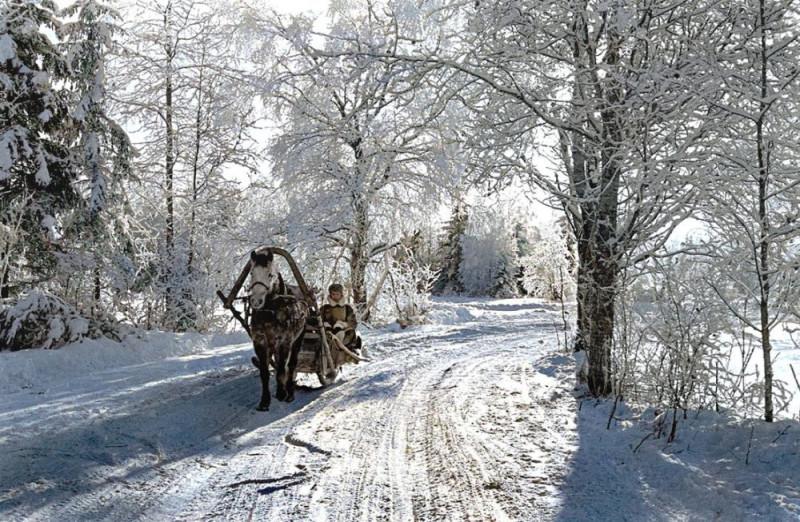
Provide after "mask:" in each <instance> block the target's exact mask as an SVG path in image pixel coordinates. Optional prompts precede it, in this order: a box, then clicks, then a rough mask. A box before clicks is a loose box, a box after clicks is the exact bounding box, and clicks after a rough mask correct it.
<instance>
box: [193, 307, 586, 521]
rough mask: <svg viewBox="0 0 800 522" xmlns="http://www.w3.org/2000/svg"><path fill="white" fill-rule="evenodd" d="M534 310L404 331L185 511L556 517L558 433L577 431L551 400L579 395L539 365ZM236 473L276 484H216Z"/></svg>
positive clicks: (242, 516) (540, 333)
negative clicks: (497, 322) (490, 321)
mask: <svg viewBox="0 0 800 522" xmlns="http://www.w3.org/2000/svg"><path fill="white" fill-rule="evenodd" d="M540 315H541V316H543V317H539V319H540V320H539V321H535V320H533V319H531V320H527V321H519V324H518V328H507V329H503V330H498V331H494V330H493V328H492V327H491V326H490V327H489V328H487V329H488V330H489V332H488V333H487V332H484V331H483V329H482V328H481V327H480V325H475V324H472V325H469V326H468V327H464V330H465V331H459V330H458V329H454V330H448V331H445V332H442V333H441V334H438V335H428V336H422V337H418V336H415V335H413V334H412V335H408V336H406V338H405V339H404V341H403V342H402V344H400V345H398V346H396V347H395V348H393V351H391V352H388V353H384V356H383V357H379V358H377V359H376V362H374V363H372V364H370V365H368V366H365V367H362V368H359V371H358V373H357V374H356V375H354V376H348V375H345V377H344V379H343V381H342V382H340V383H339V384H338V385H337V386H335V387H333V388H331V389H329V390H326V391H325V392H323V393H322V395H321V396H320V397H319V398H317V399H316V400H315V401H314V402H313V403H311V404H309V405H308V406H306V407H305V408H302V409H300V410H298V411H296V412H295V413H294V414H293V415H291V416H289V417H287V418H285V419H284V420H282V421H281V423H280V426H274V427H273V428H272V429H274V430H275V431H274V432H273V433H272V434H270V435H269V436H267V437H266V438H267V439H269V440H271V441H273V443H271V444H270V445H269V446H267V447H265V448H262V449H264V450H265V451H264V454H262V455H258V456H251V457H249V458H246V459H239V458H237V459H236V462H235V463H233V462H232V463H231V464H230V466H229V468H228V469H226V470H225V471H224V472H221V476H220V477H219V478H217V479H214V480H211V481H209V483H208V484H206V487H204V488H203V489H202V490H201V491H198V492H197V494H196V497H195V498H196V499H197V500H196V501H195V502H194V503H193V504H191V505H189V506H184V509H183V510H182V513H181V514H180V516H179V518H180V519H181V520H194V519H197V518H199V517H204V518H211V519H224V520H309V519H316V520H331V521H340V522H349V521H373V520H374V521H382V520H387V521H393V520H476V521H478V520H480V521H487V520H542V519H549V518H552V516H553V515H554V514H555V512H556V511H557V510H556V509H555V507H556V506H555V505H554V504H553V502H554V500H553V495H552V493H553V492H554V490H555V487H556V486H557V484H558V482H559V480H560V479H559V477H560V476H562V475H563V473H564V471H563V470H564V468H565V463H566V461H567V460H568V459H569V456H570V455H569V453H568V452H562V451H559V447H560V446H559V444H556V443H554V442H553V438H554V437H555V439H559V438H563V437H564V435H567V437H569V433H568V432H567V433H564V429H563V428H564V427H567V428H570V426H568V424H569V421H570V420H563V423H564V424H563V425H562V424H561V423H562V420H561V419H558V418H553V416H552V415H548V411H555V410H556V408H555V406H556V405H557V404H556V403H558V402H560V401H568V402H569V401H574V399H572V398H571V397H570V395H569V393H568V391H569V390H568V389H566V388H564V384H563V382H564V381H565V380H566V381H567V382H569V379H563V378H560V377H563V376H556V375H555V374H553V375H546V374H545V373H542V372H540V371H538V370H537V369H536V367H537V366H538V367H547V365H548V363H547V361H548V360H549V359H551V358H552V357H554V355H553V348H552V345H554V344H555V340H554V339H553V337H552V335H553V332H554V330H553V322H552V318H551V317H549V316H548V315H546V314H540ZM539 340H542V341H546V342H547V344H548V345H550V348H548V349H545V348H544V346H545V345H544V344H540V343H539V342H538V341H539ZM555 357H557V356H555ZM563 406H564V404H563V403H562V404H560V405H559V408H562V411H563ZM536 408H544V410H543V411H541V412H536V411H534V410H535V409H536ZM571 428H573V429H574V426H571ZM514 441H516V442H514ZM510 444H515V445H517V446H523V447H522V448H519V447H517V448H513V451H511V449H510V447H509V445H510ZM542 446H544V448H543V447H542ZM509 454H513V455H514V458H513V459H510V458H509V457H508V455H509ZM520 455H522V457H520ZM232 472H233V476H235V477H237V479H244V478H245V477H249V478H251V479H256V478H260V479H261V480H262V481H271V482H269V483H270V484H272V487H269V488H264V487H263V484H264V483H263V482H254V483H252V484H245V485H243V486H242V487H237V488H235V491H234V492H228V493H227V494H222V495H220V493H219V492H220V486H221V484H222V482H224V481H225V480H231V473H232ZM298 472H302V473H303V474H302V476H299V477H297V478H292V479H288V478H287V477H294V476H295V475H294V474H297V473H298ZM222 477H225V478H222ZM531 478H532V479H531ZM523 479H525V480H523ZM200 499H205V500H200ZM208 499H213V500H211V501H209V500H208Z"/></svg>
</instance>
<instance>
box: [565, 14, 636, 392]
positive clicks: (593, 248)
mask: <svg viewBox="0 0 800 522" xmlns="http://www.w3.org/2000/svg"><path fill="white" fill-rule="evenodd" d="M585 10H586V4H585V2H584V3H583V4H582V6H580V7H579V8H578V9H577V10H576V13H575V19H574V23H573V31H574V34H575V40H574V42H573V45H574V47H573V58H574V60H575V84H574V86H573V99H574V100H575V103H576V106H577V107H581V108H583V107H586V106H587V105H588V106H589V108H591V104H589V103H588V101H589V100H592V99H593V100H595V101H599V102H600V103H601V104H602V106H601V109H602V110H601V111H600V113H601V120H602V133H601V136H600V139H599V140H598V141H599V142H592V141H591V140H589V139H588V138H587V137H585V136H583V135H582V134H581V132H574V133H573V148H572V169H571V172H570V175H571V183H572V186H573V190H574V195H575V196H576V199H577V201H578V206H579V208H580V216H578V223H577V226H576V230H577V232H578V237H577V241H578V289H577V293H578V295H577V301H578V310H577V313H578V318H577V328H578V332H577V333H578V335H577V337H576V345H575V349H576V350H579V349H585V350H586V353H587V360H588V366H589V367H588V375H587V381H588V382H587V384H588V387H589V391H590V392H591V393H592V394H593V395H595V396H605V395H609V394H610V393H611V392H612V388H613V376H612V371H611V370H612V369H611V348H612V346H613V341H614V304H615V300H616V295H617V279H618V276H619V264H618V260H617V252H616V248H617V247H616V245H615V241H614V239H615V238H616V232H617V230H616V229H617V212H618V210H617V209H618V204H619V201H618V198H619V182H620V181H619V180H620V175H621V174H622V172H621V165H620V162H619V147H620V144H621V143H622V132H621V129H620V124H621V117H622V116H623V115H622V114H621V113H620V111H621V109H620V105H621V103H622V87H621V85H620V84H619V81H618V79H616V78H615V77H614V75H613V73H609V74H607V75H606V76H605V78H604V79H601V78H600V77H599V75H598V74H597V66H596V63H595V58H594V56H595V53H596V52H597V50H596V49H595V47H594V42H593V41H592V40H591V39H590V38H589V36H588V33H587V28H586V19H585ZM607 31H608V42H609V43H608V47H607V48H606V50H605V55H604V57H603V62H604V66H605V68H606V69H607V70H608V71H613V70H614V68H615V67H616V66H617V65H618V63H619V59H620V56H619V48H620V45H621V38H620V37H619V35H617V34H616V33H615V32H614V30H613V29H607ZM589 86H591V89H590V90H591V92H589V93H587V92H585V90H586V89H587V88H589ZM598 96H600V97H601V98H600V99H599V100H598ZM582 110H586V109H582ZM578 114H579V115H580V113H578ZM585 118H587V119H588V118H589V116H588V115H587V116H585ZM575 123H578V124H580V125H581V127H582V128H583V129H587V130H588V129H589V126H588V125H587V124H586V121H585V120H584V117H582V116H579V118H578V120H577V121H576V122H575ZM595 147H597V149H599V152H600V157H599V159H600V165H599V172H597V171H598V167H597V164H596V162H595V161H593V160H592V158H595V157H596V150H597V149H596V148H595ZM590 154H591V156H590Z"/></svg>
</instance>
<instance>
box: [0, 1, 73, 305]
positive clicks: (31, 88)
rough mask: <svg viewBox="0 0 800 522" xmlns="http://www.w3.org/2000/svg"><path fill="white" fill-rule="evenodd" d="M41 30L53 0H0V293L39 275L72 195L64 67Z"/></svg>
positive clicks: (51, 24)
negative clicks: (61, 213)
mask: <svg viewBox="0 0 800 522" xmlns="http://www.w3.org/2000/svg"><path fill="white" fill-rule="evenodd" d="M45 31H49V32H50V33H51V34H55V35H58V34H59V33H60V31H61V24H60V23H59V21H58V19H57V17H56V14H55V4H54V3H53V2H51V1H49V0H40V1H29V0H9V1H6V2H3V4H2V5H0V85H1V86H2V91H3V94H2V96H0V226H2V228H3V229H4V230H5V231H6V233H4V234H3V235H2V236H1V237H2V238H3V240H2V243H0V297H8V296H10V295H12V294H16V293H18V292H19V291H21V290H24V289H26V288H30V286H32V285H35V284H37V283H38V282H39V281H40V280H41V279H45V278H46V277H45V276H44V274H45V273H46V272H47V271H49V270H50V269H51V268H52V267H53V266H54V263H55V257H54V254H55V250H56V249H55V246H54V245H53V244H52V240H53V239H54V237H55V234H56V228H57V226H58V218H59V216H60V212H62V211H64V210H66V209H70V208H72V207H73V206H74V205H76V204H77V202H78V194H77V192H76V190H75V187H74V184H73V182H74V181H75V178H76V170H75V168H74V166H73V164H72V162H71V161H70V154H69V148H68V146H67V138H66V136H65V133H64V129H65V128H66V127H67V126H68V125H69V124H70V121H69V112H68V109H67V103H66V99H65V96H64V93H63V91H62V90H61V89H59V88H58V86H59V84H61V83H63V82H65V81H68V79H69V78H68V70H69V69H68V65H67V62H66V60H65V59H64V57H63V55H62V54H61V52H60V51H59V49H58V47H57V46H56V44H55V43H54V40H53V39H52V38H51V37H50V36H48V35H47V34H46V33H45Z"/></svg>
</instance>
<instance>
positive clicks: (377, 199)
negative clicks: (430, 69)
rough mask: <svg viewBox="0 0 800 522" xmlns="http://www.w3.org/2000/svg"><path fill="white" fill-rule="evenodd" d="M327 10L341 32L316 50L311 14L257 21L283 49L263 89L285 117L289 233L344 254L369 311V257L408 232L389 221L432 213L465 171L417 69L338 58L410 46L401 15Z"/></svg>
mask: <svg viewBox="0 0 800 522" xmlns="http://www.w3.org/2000/svg"><path fill="white" fill-rule="evenodd" d="M330 15H331V18H330V27H329V31H330V33H331V35H332V37H331V38H328V39H325V40H324V42H322V44H321V45H320V46H319V48H315V45H314V44H315V43H317V41H318V38H316V37H315V36H314V32H313V30H312V28H313V20H311V19H308V18H306V17H302V16H299V17H294V18H285V17H281V16H278V15H276V14H274V13H273V14H271V15H260V14H254V15H253V18H254V20H256V21H257V23H258V25H259V27H260V31H261V33H260V34H261V38H263V39H265V41H267V42H269V43H268V45H269V48H270V49H276V50H277V53H278V56H277V57H276V58H275V59H274V61H273V62H272V63H271V64H270V65H271V67H272V70H271V72H270V79H271V81H272V83H271V84H270V91H268V92H266V93H265V94H266V95H267V96H268V101H269V103H270V104H271V106H272V107H274V108H275V111H276V114H277V115H278V117H279V118H280V124H279V129H278V131H277V133H276V138H275V140H274V141H273V143H272V147H271V154H272V157H273V158H274V161H275V171H274V172H275V174H276V175H277V176H278V177H279V179H280V183H281V185H280V188H281V191H282V192H283V193H285V194H287V195H288V199H289V204H288V212H289V213H288V215H287V216H286V222H287V225H286V226H284V227H283V229H284V230H286V232H287V234H288V236H287V241H288V242H289V243H291V244H295V245H296V244H301V243H307V244H308V243H314V244H315V247H314V248H316V249H317V250H327V251H331V252H343V255H344V259H345V260H346V263H347V266H348V268H349V274H348V279H349V286H350V289H351V292H352V298H353V301H354V304H355V306H356V308H357V309H358V310H359V311H363V310H364V305H365V303H366V301H367V298H368V293H369V292H368V290H369V289H368V288H367V273H368V269H369V267H370V264H371V263H372V262H374V261H375V260H378V259H380V258H381V256H382V254H383V252H385V251H386V249H387V248H389V247H391V246H392V245H394V244H396V243H397V241H398V240H399V238H400V237H401V236H402V234H403V233H408V232H410V230H401V229H397V228H396V227H393V226H392V225H391V224H395V223H397V222H398V221H400V220H399V219H398V217H403V218H405V220H406V222H407V223H413V220H414V219H415V218H416V216H419V215H421V214H423V212H425V211H429V208H430V207H429V205H432V204H433V203H432V202H434V201H435V200H436V198H437V196H438V194H439V193H440V192H441V191H442V190H443V188H445V187H447V186H449V185H450V183H449V182H450V181H451V179H452V178H453V175H454V174H457V173H458V171H457V169H456V168H454V166H453V165H454V162H453V161H452V160H451V158H452V150H451V147H450V145H449V144H450V140H449V138H447V131H446V130H445V129H444V128H443V127H441V126H440V125H439V120H440V119H441V116H442V114H443V111H444V110H445V107H446V106H445V104H443V103H440V102H437V100H436V98H435V97H434V95H433V94H432V91H431V90H429V89H423V88H416V86H415V84H414V80H415V78H416V72H415V71H413V70H409V68H408V67H405V66H403V65H402V64H386V63H383V62H382V61H380V60H375V59H370V58H360V59H350V58H343V57H338V56H336V55H338V54H339V53H342V52H349V51H352V50H356V49H358V47H359V46H361V45H364V46H367V47H369V48H373V49H378V48H380V49H383V48H385V47H386V46H398V45H405V44H406V43H405V42H403V41H402V40H398V39H397V34H396V29H397V27H396V25H395V24H394V23H393V19H391V18H390V17H388V16H387V15H386V13H385V12H384V11H383V10H382V9H379V8H378V6H377V4H375V3H372V2H352V3H335V4H334V5H333V6H332V9H331V11H330ZM355 39H358V40H359V42H360V43H359V44H353V43H352V42H353V41H355ZM426 207H427V208H426ZM331 257H332V258H335V257H336V256H335V255H332V256H331Z"/></svg>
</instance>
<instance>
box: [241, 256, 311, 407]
mask: <svg viewBox="0 0 800 522" xmlns="http://www.w3.org/2000/svg"><path fill="white" fill-rule="evenodd" d="M248 293H249V300H250V308H251V316H250V332H251V336H252V338H253V348H254V349H255V352H256V357H254V358H253V363H254V364H255V365H256V366H257V367H258V370H259V373H260V375H261V401H260V402H259V403H258V409H259V410H262V411H263V410H269V404H270V400H271V398H270V392H269V365H270V362H272V364H273V366H275V373H276V376H275V380H276V382H277V390H276V392H275V397H276V398H277V399H278V400H279V401H286V402H291V401H292V400H294V381H295V374H296V368H297V354H298V352H299V351H300V348H301V346H302V345H303V334H304V332H305V324H306V318H307V317H308V305H307V304H306V303H305V302H304V301H302V300H301V299H298V298H297V297H295V296H294V295H292V294H291V292H290V291H289V290H288V288H287V285H286V284H285V283H284V282H283V277H282V276H281V274H280V273H279V272H278V270H277V268H276V267H275V258H274V256H273V254H272V251H271V250H270V249H269V248H267V247H261V248H258V249H256V250H253V251H252V252H251V253H250V287H249V290H248Z"/></svg>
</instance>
